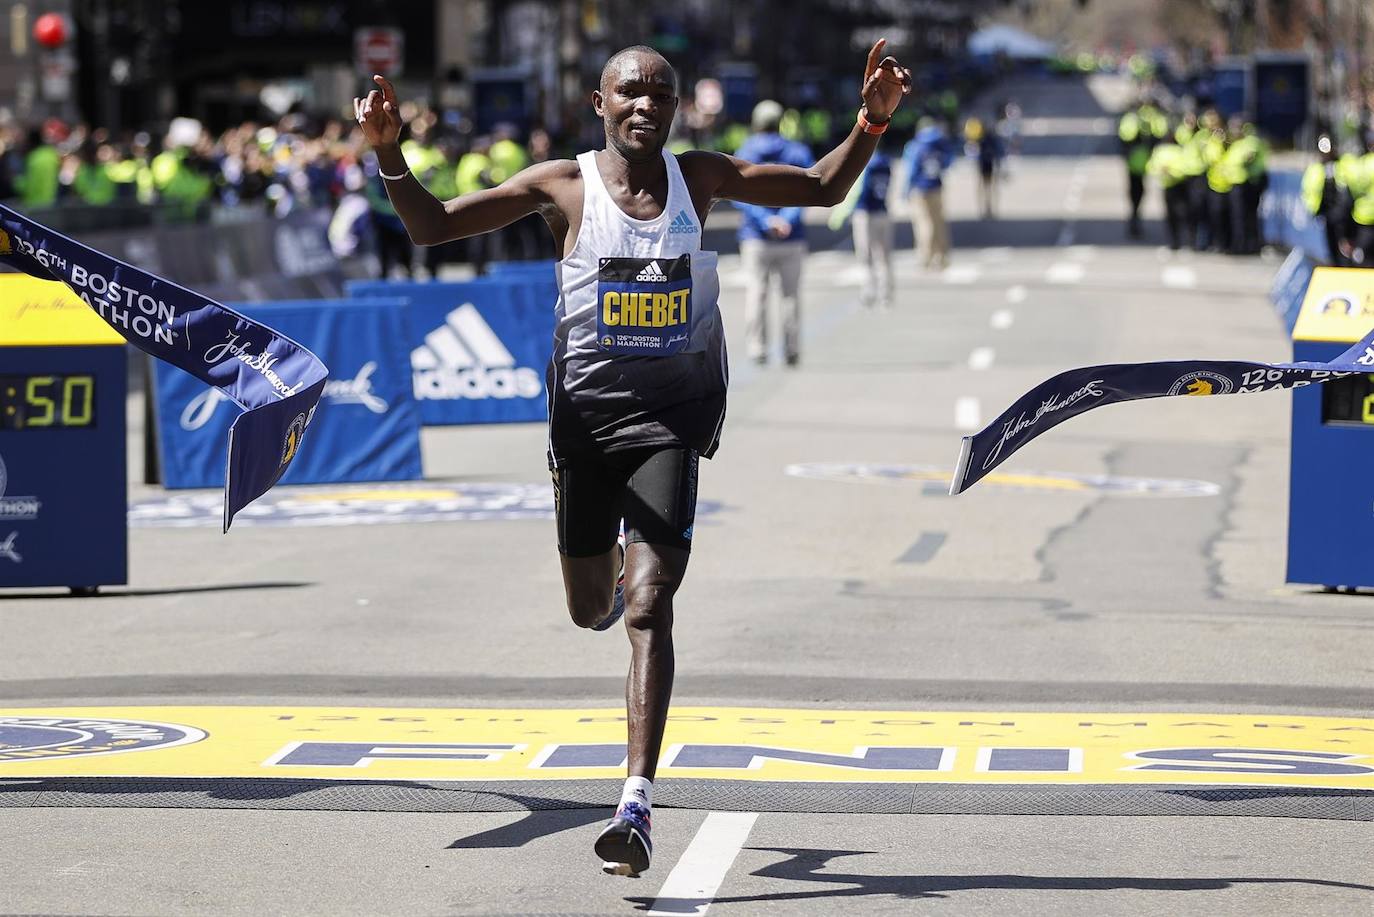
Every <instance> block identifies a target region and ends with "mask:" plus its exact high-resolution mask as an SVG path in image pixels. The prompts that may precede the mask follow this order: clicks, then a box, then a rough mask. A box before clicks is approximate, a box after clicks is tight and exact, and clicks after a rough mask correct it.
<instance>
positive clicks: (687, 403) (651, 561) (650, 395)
mask: <svg viewBox="0 0 1374 917" xmlns="http://www.w3.org/2000/svg"><path fill="white" fill-rule="evenodd" d="M883 45H884V42H883V41H879V42H878V43H877V44H875V45H874V46H873V48H872V50H870V51H869V53H868V61H867V65H866V67H865V70H864V81H863V84H862V87H861V90H860V95H861V97H862V101H863V106H862V107H861V108H860V109H859V114H858V118H857V124H856V125H855V127H854V129H853V130H852V131H850V133H849V136H848V137H847V138H846V139H845V140H844V142H842V143H841V144H840V145H839V146H838V147H836V148H835V149H834V150H833V151H831V152H830V153H829V154H827V155H826V156H825V157H824V158H822V159H821V160H820V162H818V163H816V165H815V166H813V167H811V168H809V169H802V168H798V167H795V166H789V165H780V164H753V163H748V162H745V161H743V160H740V159H736V158H734V157H731V156H724V155H721V154H718V153H712V152H704V151H693V152H688V153H684V154H682V155H680V156H675V155H673V154H671V153H668V152H665V151H664V149H663V146H664V143H665V142H666V141H667V139H668V131H669V128H670V127H671V126H672V123H673V116H674V114H675V113H676V111H677V105H678V98H677V75H676V74H675V72H674V71H673V68H672V67H671V66H670V65H669V63H668V62H667V61H666V60H664V58H663V57H662V56H661V55H660V54H659V53H658V52H656V51H654V50H653V49H651V48H647V47H643V46H635V47H632V48H626V49H625V50H623V51H620V52H618V53H617V54H615V55H614V56H612V57H611V59H610V60H609V61H607V62H606V66H605V69H604V70H603V71H602V73H601V85H600V87H599V89H597V90H596V91H595V92H593V93H592V97H591V101H592V107H593V109H594V110H595V111H596V114H597V116H598V117H600V118H601V120H602V122H603V123H604V125H605V130H606V149H604V150H600V151H595V152H587V153H583V154H582V155H581V156H579V157H577V159H576V160H558V161H550V162H544V163H539V164H538V165H535V166H532V167H530V168H528V169H525V170H524V171H522V172H520V173H518V174H516V175H515V176H513V177H512V178H510V179H509V180H507V181H506V182H504V183H502V184H501V185H498V186H497V187H495V188H489V189H486V190H482V191H477V192H475V193H472V194H465V195H462V196H460V197H457V198H455V199H453V200H451V201H447V202H440V201H439V200H437V199H435V198H434V197H433V196H432V195H431V194H430V193H429V192H428V191H426V190H425V188H424V187H423V186H422V185H421V184H420V183H419V182H418V181H417V180H416V179H415V178H414V177H413V176H412V175H411V174H410V172H409V171H408V170H407V168H406V163H405V158H404V157H403V156H402V155H401V151H400V148H399V147H398V146H397V144H396V138H397V136H398V134H399V133H400V130H401V119H400V115H399V114H398V112H399V109H400V106H399V104H398V103H397V100H396V93H395V90H394V89H393V88H392V86H391V84H390V83H389V82H387V81H386V80H385V79H383V78H382V77H380V76H375V77H373V80H374V81H375V82H376V83H377V85H378V87H379V89H374V90H373V91H371V92H370V93H369V94H368V96H367V98H366V99H354V100H353V102H354V108H355V110H356V114H357V118H358V123H359V124H360V125H362V130H363V135H364V137H365V138H366V139H367V141H368V143H370V144H371V145H372V147H373V149H374V150H375V151H376V153H377V160H378V164H379V165H380V168H381V173H382V177H383V179H384V180H385V181H386V186H387V193H388V194H389V195H390V198H391V202H392V204H393V206H394V207H395V208H396V213H397V214H398V215H399V216H400V217H401V220H402V221H403V222H404V223H405V226H406V230H407V231H408V232H409V233H410V237H411V239H413V240H414V241H415V242H416V244H419V245H435V244H438V243H441V242H447V241H450V240H453V239H460V238H464V237H467V236H473V235H477V234H479V233H487V232H492V231H494V230H497V229H500V228H501V227H503V226H507V225H509V224H511V223H513V222H515V221H516V220H518V219H520V218H521V217H523V216H525V215H527V214H530V213H539V214H540V215H541V216H543V218H544V220H545V222H547V223H548V226H549V229H550V230H551V231H552V232H553V236H554V241H555V243H556V245H557V250H558V252H559V254H560V255H561V256H562V260H561V261H560V262H559V263H558V265H557V267H556V268H555V273H556V276H557V281H558V287H559V297H558V304H557V306H556V319H557V322H556V329H555V331H554V355H553V360H552V362H551V364H550V366H549V372H548V383H549V384H548V388H549V396H548V397H549V466H550V470H551V472H552V473H553V477H554V488H555V491H554V493H555V497H556V507H557V522H558V548H559V552H560V554H561V555H562V558H561V559H562V565H563V584H564V588H565V590H566V592H567V603H568V611H569V612H570V613H571V615H572V619H573V621H574V622H575V623H576V624H577V625H578V626H579V627H590V628H594V629H598V630H604V629H606V628H608V627H610V626H611V625H612V624H613V623H615V621H616V620H617V619H618V618H619V617H620V616H621V615H622V614H623V615H624V617H625V623H626V629H627V631H628V632H629V637H630V647H631V657H630V672H629V677H628V679H627V682H626V690H625V704H626V712H627V719H628V721H629V747H628V752H629V757H628V765H629V767H628V771H629V779H627V780H626V781H625V790H624V793H623V794H622V797H621V802H620V805H619V806H618V808H617V809H616V814H615V817H614V818H612V819H611V821H610V823H609V824H608V825H607V826H606V828H605V829H604V830H603V831H602V832H601V835H600V836H599V837H598V838H597V841H596V852H597V854H598V855H599V856H600V857H601V858H602V860H603V861H605V863H606V869H607V871H608V872H619V873H622V874H638V873H640V872H642V871H643V870H645V869H647V868H648V866H649V859H650V855H651V852H652V847H651V845H650V841H649V812H650V803H651V795H650V794H651V789H652V785H651V781H652V780H653V778H654V772H655V770H656V768H657V766H658V754H659V747H660V745H661V743H662V740H663V729H664V724H665V721H666V719H667V716H668V700H669V696H670V695H671V693H672V686H673V638H672V626H673V595H674V594H675V593H676V592H677V589H678V587H679V586H680V585H681V583H682V578H683V574H684V573H685V572H686V570H687V560H688V557H689V551H690V549H691V544H692V520H693V517H694V515H695V512H696V480H697V459H698V457H699V456H705V457H707V458H710V457H711V455H712V454H713V453H714V452H715V450H716V446H717V444H718V442H719V437H720V429H721V424H722V422H723V420H724V417H725V386H726V376H727V368H726V361H725V341H724V334H723V331H722V326H721V321H720V316H719V314H718V312H717V309H716V299H717V296H718V294H719V279H718V277H717V276H716V257H715V253H714V252H703V251H701V226H702V224H703V223H704V222H705V220H706V214H707V212H708V211H709V210H710V209H711V205H712V204H713V203H714V202H715V201H717V200H734V201H743V202H747V203H752V204H761V205H765V206H770V207H787V206H823V207H828V206H833V205H835V204H838V203H839V202H840V201H841V200H843V199H844V197H845V194H846V192H848V190H849V187H850V185H852V184H853V183H854V180H855V179H856V178H858V176H859V173H860V172H862V171H863V168H864V165H865V164H866V163H867V162H868V158H869V156H870V155H871V154H872V153H873V150H874V148H875V147H876V146H877V145H878V135H879V134H881V133H882V132H883V131H884V130H886V128H887V124H888V121H889V119H890V118H891V116H892V112H893V110H894V109H895V108H896V107H897V105H898V103H899V102H900V101H901V98H902V96H903V95H904V94H905V93H907V92H909V91H910V88H911V72H910V71H909V70H906V69H905V68H903V67H902V66H901V65H900V64H899V63H897V61H896V60H895V59H893V58H891V57H886V58H882V56H881V55H882V49H883ZM880 58H881V61H880ZM622 522H623V525H624V535H623V541H621V542H620V543H618V539H617V530H618V529H619V528H620V526H621V524H622ZM622 545H623V546H622Z"/></svg>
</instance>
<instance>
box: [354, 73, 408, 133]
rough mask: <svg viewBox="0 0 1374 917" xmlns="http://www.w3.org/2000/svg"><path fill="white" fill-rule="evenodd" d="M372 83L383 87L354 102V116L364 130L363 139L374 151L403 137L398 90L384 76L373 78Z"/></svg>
mask: <svg viewBox="0 0 1374 917" xmlns="http://www.w3.org/2000/svg"><path fill="white" fill-rule="evenodd" d="M372 82H374V83H376V84H377V85H378V86H379V87H381V89H380V91H379V90H377V89H374V90H372V91H371V92H369V93H368V94H367V98H365V99H358V98H355V99H354V100H353V114H354V115H355V116H356V117H357V119H358V124H359V125H360V126H361V127H362V129H363V139H364V140H366V141H367V142H368V144H370V145H371V146H372V147H373V149H376V148H377V147H379V146H383V145H385V144H389V143H395V142H396V138H398V137H399V136H400V135H401V113H400V105H399V104H398V103H397V102H396V90H395V88H394V87H393V86H392V85H391V82H390V81H389V80H387V78H386V77H384V76H373V77H372Z"/></svg>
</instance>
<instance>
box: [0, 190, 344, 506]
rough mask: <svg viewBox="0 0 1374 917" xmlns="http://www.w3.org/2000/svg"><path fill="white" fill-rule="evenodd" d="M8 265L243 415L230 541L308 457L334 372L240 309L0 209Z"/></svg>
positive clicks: (235, 433) (230, 474) (229, 480)
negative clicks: (70, 299)
mask: <svg viewBox="0 0 1374 917" xmlns="http://www.w3.org/2000/svg"><path fill="white" fill-rule="evenodd" d="M0 261H3V262H4V263H6V264H9V265H11V266H13V267H15V268H18V269H19V270H21V271H24V272H25V273H27V274H31V275H33V276H34V277H38V278H41V279H43V280H54V281H60V282H61V283H64V284H66V285H67V286H68V287H70V288H71V289H72V291H73V292H75V293H76V295H78V296H80V297H81V298H82V300H84V301H85V302H86V304H87V305H89V306H90V307H91V308H92V309H94V310H95V311H96V313H97V314H98V315H99V316H100V317H101V318H102V319H104V320H105V322H106V323H107V324H108V325H109V326H110V327H111V328H114V330H115V331H117V332H119V334H120V335H121V336H123V337H124V338H125V339H126V340H127V341H129V343H131V344H133V345H134V346H135V347H137V348H138V349H139V350H143V351H146V352H147V353H150V354H152V355H153V356H154V357H157V358H158V359H159V360H162V361H164V362H166V363H171V364H172V365H173V366H176V367H179V368H180V369H184V370H185V371H186V372H188V373H190V374H191V375H193V376H195V377H196V378H197V379H199V380H200V381H202V382H204V383H206V384H207V385H211V386H214V387H215V388H216V389H218V390H219V391H220V392H221V393H223V395H224V396H225V397H226V398H228V399H229V400H230V401H231V402H233V403H234V404H236V405H238V406H239V407H241V408H243V410H244V413H243V414H241V415H239V417H238V418H236V419H235V420H234V423H233V425H232V426H231V427H230V429H229V458H228V463H227V473H226V475H225V479H224V531H226V532H227V531H229V525H230V523H231V522H233V519H234V514H235V513H236V512H238V511H239V510H241V509H243V508H244V507H245V506H247V505H248V504H249V503H251V502H252V501H253V500H256V499H257V498H258V497H260V496H262V495H263V494H264V493H266V492H267V490H268V489H269V488H270V487H271V486H272V485H273V484H275V483H277V481H278V480H279V479H280V478H281V477H282V475H284V474H285V473H286V472H287V470H288V469H289V468H290V466H291V461H292V460H293V459H294V458H295V457H296V455H297V453H298V452H299V451H300V447H301V441H302V439H303V438H304V436H305V430H306V427H308V426H309V425H310V421H311V418H313V416H314V414H315V406H316V405H317V404H318V403H319V400H320V394H321V393H322V392H323V391H324V385H325V380H326V377H327V376H328V370H327V369H326V368H325V365H324V364H323V363H321V362H320V360H319V359H318V358H317V357H316V356H315V355H314V354H313V353H311V352H310V351H308V350H306V349H305V348H304V347H302V346H301V345H300V344H297V343H296V342H295V341H293V340H291V339H290V338H288V337H285V336H283V335H281V334H278V333H277V332H276V331H274V330H272V329H271V328H269V327H267V326H266V325H263V324H261V323H259V322H255V321H253V320H252V319H250V318H247V317H245V316H243V315H240V314H239V313H237V312H235V311H234V310H232V309H228V308H225V307H224V306H222V305H220V304H219V303H217V302H215V301H213V300H210V299H207V298H206V297H204V296H199V295H197V294H196V293H193V292H192V291H190V290H188V289H186V288H185V287H182V286H178V285H177V284H175V283H172V282H171V281H168V280H164V279H162V278H161V277H158V276H156V275H155V274H150V273H148V272H147V271H142V270H139V269H138V268H136V267H133V266H131V265H128V264H125V263H124V262H122V261H117V260H115V259H114V258H111V257H110V256H108V255H105V254H103V253H101V252H98V251H96V250H95V249H92V248H88V247H87V246H85V245H82V244H81V243H80V242H76V241H74V240H72V239H68V238H67V237H66V236H63V235H61V234H59V233H56V232H53V231H52V230H51V229H48V228H47V227H46V226H43V225H41V224H39V223H35V222H34V221H32V220H30V219H28V218H27V217H25V216H23V215H21V214H19V213H16V212H15V211H13V210H10V209H9V208H8V207H4V206H0Z"/></svg>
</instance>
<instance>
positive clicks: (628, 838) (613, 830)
mask: <svg viewBox="0 0 1374 917" xmlns="http://www.w3.org/2000/svg"><path fill="white" fill-rule="evenodd" d="M653 853H654V845H653V843H652V842H650V840H649V810H648V809H646V808H645V807H644V806H642V805H640V804H639V803H637V802H624V803H621V805H620V808H618V809H616V811H615V817H614V818H612V819H611V820H610V822H608V823H607V825H606V827H605V828H603V829H602V830H601V836H600V837H598V838H597V839H596V855H597V856H599V857H601V859H602V861H603V862H602V864H601V869H602V871H603V872H605V873H607V874H609V875H613V876H638V875H639V874H640V873H642V872H644V871H645V870H646V869H648V868H649V858H650V857H652V856H653Z"/></svg>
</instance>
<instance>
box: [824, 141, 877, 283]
mask: <svg viewBox="0 0 1374 917" xmlns="http://www.w3.org/2000/svg"><path fill="white" fill-rule="evenodd" d="M891 183H892V160H891V159H890V158H889V157H888V155H887V153H886V151H884V150H883V147H882V144H881V143H880V144H879V145H878V148H877V149H876V150H874V151H873V155H872V156H871V157H869V160H868V165H866V166H864V170H863V173H862V174H861V175H860V176H859V180H858V182H856V183H855V184H854V187H853V188H852V189H851V190H850V192H849V196H848V197H846V198H845V199H844V202H843V203H842V204H840V205H839V206H837V207H833V208H831V211H830V228H831V229H834V230H839V229H840V228H841V227H842V226H844V224H845V221H847V220H848V221H851V222H852V225H853V228H854V254H855V255H856V256H857V257H858V259H859V265H860V267H862V268H863V272H864V279H863V286H862V287H861V288H860V290H859V301H860V302H861V303H863V304H864V305H865V306H867V307H869V308H873V307H875V306H876V307H877V308H879V309H890V308H892V286H893V284H892V221H891V220H890V219H889V218H888V215H887V193H888V188H889V187H890V186H891Z"/></svg>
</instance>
